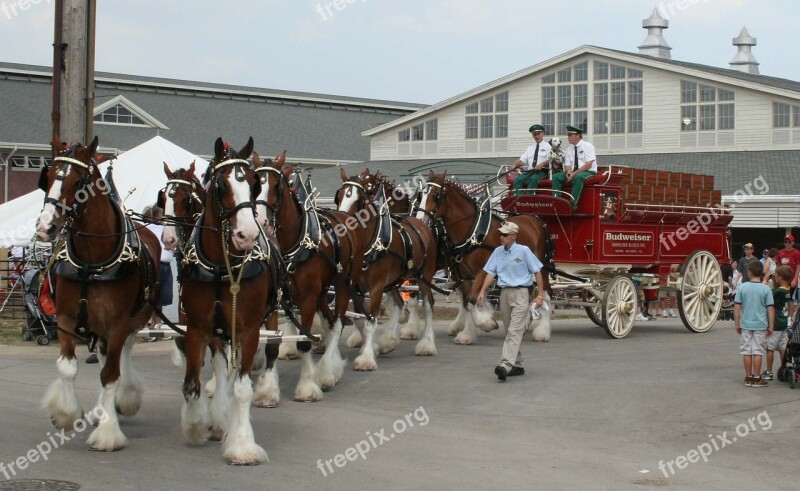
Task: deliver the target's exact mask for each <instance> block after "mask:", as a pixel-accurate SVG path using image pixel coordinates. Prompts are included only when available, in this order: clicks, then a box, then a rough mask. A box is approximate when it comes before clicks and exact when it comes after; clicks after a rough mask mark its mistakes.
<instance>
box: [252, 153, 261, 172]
mask: <svg viewBox="0 0 800 491" xmlns="http://www.w3.org/2000/svg"><path fill="white" fill-rule="evenodd" d="M259 167H261V158H260V157H259V156H258V152H253V168H254V169H258V168H259Z"/></svg>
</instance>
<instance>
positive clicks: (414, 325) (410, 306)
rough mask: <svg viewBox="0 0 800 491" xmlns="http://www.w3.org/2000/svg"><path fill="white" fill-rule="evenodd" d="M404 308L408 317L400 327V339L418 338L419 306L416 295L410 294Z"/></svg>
mask: <svg viewBox="0 0 800 491" xmlns="http://www.w3.org/2000/svg"><path fill="white" fill-rule="evenodd" d="M405 310H406V311H407V312H408V319H407V320H406V323H405V324H404V325H403V328H402V329H400V339H409V340H411V339H419V306H418V304H417V297H416V296H414V295H412V296H411V299H409V301H408V302H406V305H405Z"/></svg>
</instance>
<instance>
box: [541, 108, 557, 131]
mask: <svg viewBox="0 0 800 491" xmlns="http://www.w3.org/2000/svg"><path fill="white" fill-rule="evenodd" d="M542 126H544V134H545V135H555V134H556V114H555V113H542Z"/></svg>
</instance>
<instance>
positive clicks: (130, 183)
mask: <svg viewBox="0 0 800 491" xmlns="http://www.w3.org/2000/svg"><path fill="white" fill-rule="evenodd" d="M192 161H196V163H195V167H196V169H197V173H198V175H199V174H200V173H201V172H203V171H204V170H205V168H206V167H207V166H208V162H207V161H206V160H203V159H201V158H200V157H198V156H196V155H193V154H192V153H190V152H187V151H186V150H184V149H182V148H181V147H179V146H177V145H175V144H174V143H172V142H170V141H167V140H165V139H164V138H162V137H160V136H156V137H154V138H152V139H151V140H148V141H146V142H144V143H142V144H141V145H139V146H138V147H134V148H132V149H130V150H128V151H127V152H125V153H123V154H120V155H119V156H118V157H117V158H116V159H115V160H114V161H113V162H111V165H113V167H114V171H113V176H114V183H115V184H116V186H117V191H118V192H119V197H120V199H122V200H123V201H124V205H125V208H127V209H129V210H133V211H136V212H141V211H142V210H143V209H144V207H145V206H147V205H152V204H153V203H155V201H156V197H157V193H158V190H159V189H161V188H163V187H164V185H165V183H166V181H167V177H166V176H165V175H164V170H163V167H164V165H163V162H166V163H167V165H169V167H170V168H171V169H173V170H175V169H178V168H181V167H183V168H186V167H188V166H189V165H190V164H191V163H192ZM108 165H109V164H108V163H104V164H101V165H100V173H101V174H102V175H103V176H105V175H106V170H107V169H108ZM43 202H44V193H43V192H42V191H40V190H38V189H37V190H36V191H32V192H30V193H28V194H26V195H24V196H20V197H19V198H17V199H14V200H11V201H9V202H8V203H4V204H2V205H0V247H11V246H13V245H27V244H29V243H30V242H31V240H32V238H33V235H34V233H35V231H36V219H37V218H38V217H39V212H40V211H41V210H42V205H43Z"/></svg>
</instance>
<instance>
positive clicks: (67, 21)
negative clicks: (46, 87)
mask: <svg viewBox="0 0 800 491" xmlns="http://www.w3.org/2000/svg"><path fill="white" fill-rule="evenodd" d="M96 7H97V5H96V0H55V10H56V12H55V14H56V15H55V33H54V36H53V112H52V124H53V132H52V137H53V141H54V140H55V137H56V136H58V137H59V138H60V139H61V141H63V142H73V143H76V142H80V143H83V144H84V145H86V144H88V143H89V142H90V141H91V140H92V138H94V125H93V116H94V114H93V113H94V48H95V15H96V12H97V8H96Z"/></svg>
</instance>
